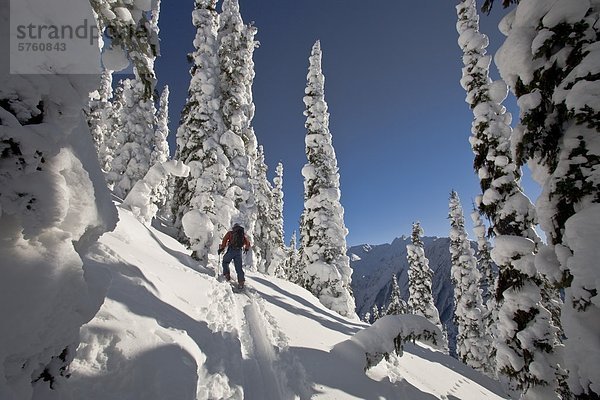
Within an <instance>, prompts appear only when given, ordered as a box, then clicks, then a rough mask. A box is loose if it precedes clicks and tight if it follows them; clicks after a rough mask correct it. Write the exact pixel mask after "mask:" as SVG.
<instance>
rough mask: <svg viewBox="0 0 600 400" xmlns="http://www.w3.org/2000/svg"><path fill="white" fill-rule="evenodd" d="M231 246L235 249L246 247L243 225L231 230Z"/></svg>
mask: <svg viewBox="0 0 600 400" xmlns="http://www.w3.org/2000/svg"><path fill="white" fill-rule="evenodd" d="M230 246H231V247H232V248H234V249H241V248H242V247H244V228H242V227H241V226H234V227H233V229H232V230H231V242H230Z"/></svg>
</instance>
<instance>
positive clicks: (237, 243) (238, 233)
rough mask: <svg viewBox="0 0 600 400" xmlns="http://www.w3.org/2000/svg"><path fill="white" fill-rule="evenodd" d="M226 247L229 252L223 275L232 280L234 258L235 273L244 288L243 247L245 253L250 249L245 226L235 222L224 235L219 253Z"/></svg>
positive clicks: (225, 256)
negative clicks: (230, 271)
mask: <svg viewBox="0 0 600 400" xmlns="http://www.w3.org/2000/svg"><path fill="white" fill-rule="evenodd" d="M225 247H227V252H226V253H225V255H224V256H223V276H224V277H225V280H226V281H228V282H229V281H230V280H231V275H230V274H229V264H230V263H231V261H232V260H233V264H234V266H235V273H236V275H237V278H238V287H239V288H240V289H243V288H244V282H245V279H244V271H243V270H242V249H243V251H244V254H246V253H247V252H248V250H249V249H250V241H249V240H248V238H247V237H246V235H245V234H244V227H242V226H241V225H240V224H238V223H235V224H233V227H232V228H231V230H230V231H229V232H227V233H226V234H225V236H224V237H223V241H222V242H221V245H220V246H219V251H218V253H219V255H220V254H221V253H223V251H225Z"/></svg>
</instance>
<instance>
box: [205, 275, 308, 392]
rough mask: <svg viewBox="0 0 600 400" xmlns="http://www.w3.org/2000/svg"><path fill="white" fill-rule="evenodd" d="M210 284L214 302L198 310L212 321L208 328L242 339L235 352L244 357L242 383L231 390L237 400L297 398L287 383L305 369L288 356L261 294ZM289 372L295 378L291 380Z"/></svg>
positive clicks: (299, 375) (302, 375)
mask: <svg viewBox="0 0 600 400" xmlns="http://www.w3.org/2000/svg"><path fill="white" fill-rule="evenodd" d="M208 279H210V278H208ZM211 285H212V289H213V290H212V292H211V293H210V295H209V298H210V299H212V302H211V304H210V305H209V306H208V307H204V308H201V309H199V313H200V314H201V315H203V316H204V318H205V319H206V320H208V321H212V322H211V324H210V325H209V327H210V328H211V330H213V331H214V332H230V333H233V334H235V335H237V336H238V338H239V344H240V349H239V353H238V352H237V351H236V353H237V354H241V359H240V360H239V363H240V369H241V380H242V382H243V384H242V385H241V388H238V390H237V391H236V388H233V387H230V389H231V392H232V393H234V392H235V393H237V394H236V396H235V397H234V398H240V399H241V398H246V399H261V400H285V399H294V398H298V396H299V394H298V393H294V389H292V388H289V387H288V385H287V384H288V382H293V381H295V380H297V379H298V378H300V377H304V376H305V373H304V368H303V366H302V365H301V364H299V363H298V362H297V361H296V360H295V358H293V357H291V356H290V357H287V356H286V355H287V354H286V353H287V338H286V337H285V334H284V333H283V332H282V331H281V330H280V329H279V328H278V327H277V324H276V322H275V318H274V317H273V316H271V315H270V314H269V312H268V311H267V309H266V307H265V305H264V300H263V299H262V298H261V296H260V294H259V293H258V292H256V291H255V290H254V289H252V288H248V287H246V288H245V289H244V290H243V291H240V292H237V291H235V290H234V289H233V288H232V285H230V284H229V283H226V282H219V281H217V280H213V282H212V283H211ZM281 355H283V357H280V356H281ZM287 371H289V372H291V373H293V374H294V375H296V376H289V377H288V376H287ZM200 386H201V387H200V389H199V392H200V393H209V394H210V393H211V390H210V387H206V385H205V386H204V387H202V386H203V385H200ZM212 395H216V394H215V393H213V394H212ZM210 396H211V395H209V398H211V397H210ZM238 396H239V397H238Z"/></svg>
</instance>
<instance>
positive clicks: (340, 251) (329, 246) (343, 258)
mask: <svg viewBox="0 0 600 400" xmlns="http://www.w3.org/2000/svg"><path fill="white" fill-rule="evenodd" d="M307 80H308V84H307V87H306V91H305V93H306V96H305V97H304V104H305V105H306V111H305V112H304V115H306V118H307V119H306V129H307V134H306V141H305V142H306V156H307V158H308V163H307V164H305V165H304V168H303V169H302V175H303V176H304V212H303V217H302V225H301V227H300V229H301V231H300V235H301V239H302V258H303V264H304V266H305V268H304V271H303V273H304V286H305V287H306V288H307V289H308V290H309V291H311V292H312V293H313V294H314V295H315V296H317V297H318V298H319V300H320V301H321V303H322V304H323V305H325V306H326V307H327V308H329V309H331V310H334V311H336V312H338V313H340V314H341V315H347V316H350V315H354V309H355V305H354V297H353V296H352V289H351V287H350V282H351V274H352V269H351V268H350V259H349V257H348V255H347V254H346V235H347V234H348V230H347V229H346V226H345V224H344V209H343V208H342V205H341V204H340V176H339V173H338V166H337V159H336V156H335V150H334V149H333V145H332V140H331V133H330V132H329V113H328V111H327V103H326V102H325V92H324V89H325V77H324V76H323V72H322V70H321V45H320V43H319V42H318V41H317V42H316V43H315V44H314V46H313V48H312V52H311V56H310V66H309V69H308V76H307Z"/></svg>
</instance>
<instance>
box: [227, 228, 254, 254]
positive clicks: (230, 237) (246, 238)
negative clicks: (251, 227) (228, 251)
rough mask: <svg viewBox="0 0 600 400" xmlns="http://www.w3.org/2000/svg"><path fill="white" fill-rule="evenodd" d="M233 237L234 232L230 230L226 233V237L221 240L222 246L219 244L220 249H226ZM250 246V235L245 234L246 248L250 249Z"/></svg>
mask: <svg viewBox="0 0 600 400" xmlns="http://www.w3.org/2000/svg"><path fill="white" fill-rule="evenodd" d="M232 239H233V232H232V231H229V232H227V233H226V234H225V237H223V241H222V242H221V246H219V249H221V250H223V249H225V247H227V246H228V244H229V242H230V241H231V240H232ZM249 248H250V241H249V240H248V237H247V236H246V235H245V234H244V250H248V249H249Z"/></svg>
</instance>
